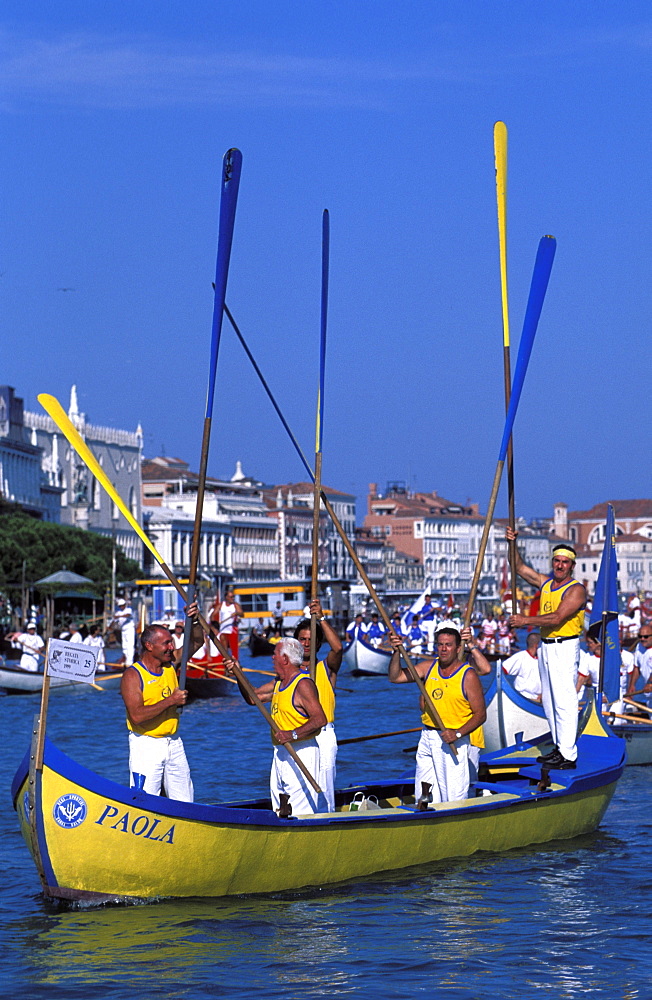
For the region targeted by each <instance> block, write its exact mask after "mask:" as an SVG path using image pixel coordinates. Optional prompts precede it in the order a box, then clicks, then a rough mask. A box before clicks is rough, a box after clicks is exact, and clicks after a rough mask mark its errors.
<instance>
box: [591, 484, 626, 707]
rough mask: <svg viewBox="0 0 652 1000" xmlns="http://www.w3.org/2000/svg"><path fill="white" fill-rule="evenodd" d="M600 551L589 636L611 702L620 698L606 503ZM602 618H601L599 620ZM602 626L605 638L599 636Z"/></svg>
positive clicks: (612, 532) (614, 572) (612, 541)
mask: <svg viewBox="0 0 652 1000" xmlns="http://www.w3.org/2000/svg"><path fill="white" fill-rule="evenodd" d="M605 532H606V533H605V538H604V549H603V550H602V561H601V563H600V572H599V573H598V582H597V583H596V585H595V598H594V601H593V608H592V609H591V618H590V623H589V635H591V636H592V637H593V638H594V639H595V640H596V641H597V642H600V643H602V649H603V658H604V677H603V682H602V690H603V691H604V693H605V695H606V697H607V700H608V701H610V702H612V701H616V699H617V698H619V697H620V638H619V635H618V564H617V562H616V526H615V520H614V509H613V507H612V506H611V504H607V522H606V526H605ZM603 616H604V618H603ZM603 627H604V630H605V632H606V636H603V634H602V632H603Z"/></svg>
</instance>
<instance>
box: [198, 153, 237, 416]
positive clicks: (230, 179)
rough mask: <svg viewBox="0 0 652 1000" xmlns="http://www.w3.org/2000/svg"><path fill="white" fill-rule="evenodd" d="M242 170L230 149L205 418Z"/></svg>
mask: <svg viewBox="0 0 652 1000" xmlns="http://www.w3.org/2000/svg"><path fill="white" fill-rule="evenodd" d="M241 171H242V153H241V152H240V150H239V149H228V150H227V151H226V153H225V154H224V159H223V161H222V190H221V196H220V224H219V234H218V238H217V264H216V266H215V299H214V303H213V328H212V337H211V361H210V368H209V374H208V391H207V393H206V417H207V418H208V419H210V418H211V417H212V416H213V397H214V395H215V379H216V376H217V358H218V354H219V350H220V337H221V334H222V318H223V315H224V300H225V298H226V281H227V278H228V276H229V262H230V260H231V246H232V243H233V227H234V225H235V209H236V205H237V203H238V188H239V187H240V173H241Z"/></svg>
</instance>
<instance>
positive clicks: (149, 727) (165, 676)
mask: <svg viewBox="0 0 652 1000" xmlns="http://www.w3.org/2000/svg"><path fill="white" fill-rule="evenodd" d="M129 669H130V670H135V671H136V673H137V674H138V676H139V677H140V685H141V688H142V691H143V704H144V705H155V704H156V702H157V701H162V699H163V698H167V697H168V695H170V694H172V692H173V691H174V689H175V688H177V687H179V682H178V680H177V672H176V670H175V669H174V667H171V666H169V665H167V666H165V667H163V673H162V674H153V673H151V672H150V671H149V670H148V669H147V667H144V666H143V664H142V663H134V665H133V667H130V668H129ZM178 728H179V716H178V715H177V709H176V707H175V706H173V707H172V708H166V709H164V710H163V711H162V712H161V714H160V715H157V716H156V718H155V719H150V720H149V722H143V723H141V724H140V725H139V726H137V725H135V723H133V722H132V721H131V719H130V718H129V713H127V729H129V730H131V732H132V733H138V735H139V736H173V735H174V734H175V733H176V731H177V729H178Z"/></svg>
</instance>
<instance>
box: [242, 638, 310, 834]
mask: <svg viewBox="0 0 652 1000" xmlns="http://www.w3.org/2000/svg"><path fill="white" fill-rule="evenodd" d="M272 663H273V665H274V670H275V672H276V677H277V680H276V683H275V684H274V689H273V691H271V692H270V691H269V685H267V684H264V685H262V686H261V688H259V689H257V691H256V694H257V695H258V697H259V698H260V700H261V701H271V703H272V707H271V716H272V719H273V720H274V724H275V726H277V728H276V729H275V730H273V732H272V743H273V745H274V757H273V759H272V770H271V773H270V776H269V788H270V793H271V797H272V808H273V809H274V811H275V812H278V810H279V807H280V804H281V795H282V794H285V795H288V796H289V799H290V805H291V807H292V814H293V815H294V816H297V815H305V814H306V813H315V812H317V811H318V805H317V792H315V790H314V789H313V788H312V786H311V785H310V784H309V783H308V781H307V780H306V778H305V776H304V774H303V772H302V771H301V770H300V769H299V768H298V767H297V765H296V763H295V762H294V760H293V759H292V757H291V756H290V754H289V753H288V751H287V750H286V744H291V745H292V748H293V749H294V750H295V751H296V753H297V755H298V756H299V757H300V758H301V761H302V762H303V763H304V764H305V765H306V767H307V769H308V771H309V772H310V774H312V775H313V776H316V775H317V774H318V773H319V748H318V746H317V740H316V736H317V734H318V733H319V732H320V730H321V728H322V726H325V725H326V721H327V720H326V715H325V714H324V710H323V708H322V707H321V705H320V703H319V695H318V693H317V688H316V686H315V682H314V681H312V680H311V679H310V677H309V676H308V674H306V673H305V671H304V670H302V669H301V667H302V663H303V646H302V645H301V643H300V642H299V640H298V639H290V638H285V639H281V640H280V642H278V643H277V644H276V647H275V649H274V655H273V656H272ZM232 664H233V660H227V661H226V662H225V667H226V671H227V673H229V674H230V673H232ZM240 691H241V693H242V697H243V698H244V700H245V701H246V702H247V704H249V705H253V702H252V701H251V699H250V697H249V695H248V694H247V692H246V691H245V690H244V688H242V687H240Z"/></svg>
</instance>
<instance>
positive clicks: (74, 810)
mask: <svg viewBox="0 0 652 1000" xmlns="http://www.w3.org/2000/svg"><path fill="white" fill-rule="evenodd" d="M87 812H88V809H87V807H86V803H85V802H84V800H83V799H82V797H81V795H75V794H74V793H73V792H68V793H67V794H66V795H62V796H60V798H58V799H57V801H56V802H55V803H54V807H53V809H52V816H53V817H54V821H55V823H58V825H59V826H62V827H63V828H64V830H72V829H74V827H76V826H81V824H82V823H83V822H84V820H85V819H86V813H87Z"/></svg>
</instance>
